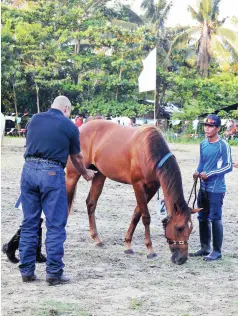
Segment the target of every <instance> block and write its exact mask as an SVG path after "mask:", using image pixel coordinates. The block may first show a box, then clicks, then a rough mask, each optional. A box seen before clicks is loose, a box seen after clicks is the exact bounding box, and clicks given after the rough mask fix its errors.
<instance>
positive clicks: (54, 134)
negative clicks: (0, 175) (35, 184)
mask: <svg viewBox="0 0 238 316" xmlns="http://www.w3.org/2000/svg"><path fill="white" fill-rule="evenodd" d="M79 152H80V142H79V130H78V128H77V126H75V125H74V123H73V122H72V121H71V120H70V119H69V118H67V117H65V116H64V115H63V113H62V112H61V111H60V110H57V109H50V110H49V111H47V112H42V113H38V114H35V115H34V116H33V117H32V119H31V121H30V122H29V124H28V126H27V137H26V152H25V155H24V157H25V158H27V157H39V158H43V159H49V160H53V161H57V162H60V163H61V164H62V165H63V166H65V165H66V163H67V159H68V155H71V154H78V153H79Z"/></svg>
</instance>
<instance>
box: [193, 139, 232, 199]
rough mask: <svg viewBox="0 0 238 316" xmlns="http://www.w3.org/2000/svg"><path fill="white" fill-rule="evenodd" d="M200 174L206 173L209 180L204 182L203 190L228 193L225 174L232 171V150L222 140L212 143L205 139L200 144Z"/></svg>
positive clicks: (198, 169)
mask: <svg viewBox="0 0 238 316" xmlns="http://www.w3.org/2000/svg"><path fill="white" fill-rule="evenodd" d="M197 171H198V172H199V173H201V172H205V173H206V175H207V177H208V178H207V180H205V181H203V180H202V189H203V190H206V191H208V192H215V193H224V192H226V184H225V177H224V176H225V174H226V173H228V172H230V171H232V158H231V148H230V146H229V144H228V143H227V142H226V141H225V140H223V139H220V140H219V141H217V142H215V143H210V142H209V140H208V139H205V140H204V141H203V142H201V144H200V161H199V165H198V168H197Z"/></svg>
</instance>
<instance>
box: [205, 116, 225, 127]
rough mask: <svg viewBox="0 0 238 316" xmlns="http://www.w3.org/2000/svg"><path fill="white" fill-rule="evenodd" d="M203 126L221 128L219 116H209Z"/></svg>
mask: <svg viewBox="0 0 238 316" xmlns="http://www.w3.org/2000/svg"><path fill="white" fill-rule="evenodd" d="M203 124H204V125H209V126H216V127H219V126H221V119H220V117H219V116H217V115H215V114H209V115H208V116H207V118H206V119H205V120H204V122H203Z"/></svg>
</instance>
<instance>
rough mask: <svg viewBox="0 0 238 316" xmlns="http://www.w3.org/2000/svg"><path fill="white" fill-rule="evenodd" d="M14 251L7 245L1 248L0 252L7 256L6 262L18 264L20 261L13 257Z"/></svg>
mask: <svg viewBox="0 0 238 316" xmlns="http://www.w3.org/2000/svg"><path fill="white" fill-rule="evenodd" d="M15 251H16V250H15V249H12V251H11V250H10V249H9V246H8V244H4V245H3V246H2V252H3V253H4V254H5V255H6V256H7V258H8V260H9V261H11V262H12V263H19V261H20V260H19V259H18V258H17V257H16V256H15Z"/></svg>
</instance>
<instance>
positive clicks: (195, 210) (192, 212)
mask: <svg viewBox="0 0 238 316" xmlns="http://www.w3.org/2000/svg"><path fill="white" fill-rule="evenodd" d="M201 210H203V208H194V209H192V208H190V211H191V214H195V213H197V212H200V211H201Z"/></svg>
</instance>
